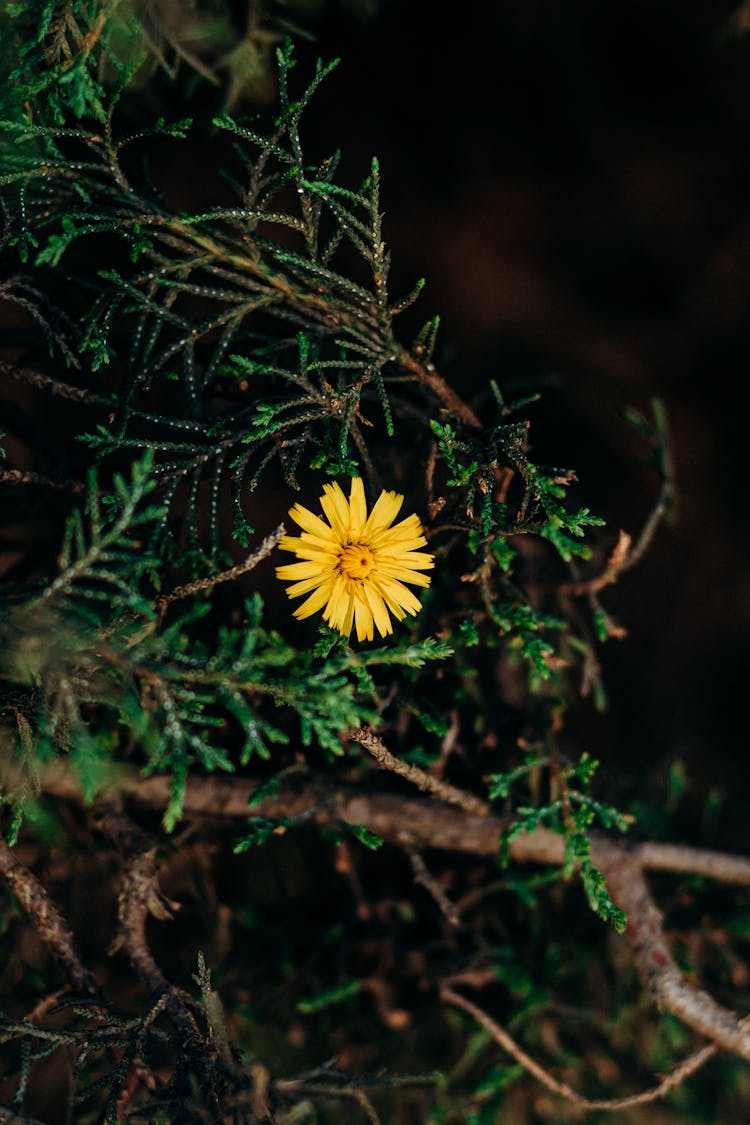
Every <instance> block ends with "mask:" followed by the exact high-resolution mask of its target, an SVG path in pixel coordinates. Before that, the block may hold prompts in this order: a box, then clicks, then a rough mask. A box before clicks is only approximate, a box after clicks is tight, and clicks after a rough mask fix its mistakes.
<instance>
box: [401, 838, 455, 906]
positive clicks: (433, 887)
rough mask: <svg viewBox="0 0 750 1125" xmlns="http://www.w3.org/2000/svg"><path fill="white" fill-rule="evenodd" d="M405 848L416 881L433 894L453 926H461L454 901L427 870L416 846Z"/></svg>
mask: <svg viewBox="0 0 750 1125" xmlns="http://www.w3.org/2000/svg"><path fill="white" fill-rule="evenodd" d="M404 850H405V852H406V854H407V855H408V857H409V862H410V863H411V866H412V869H413V871H414V882H415V883H421V885H422V886H423V887H424V888H425V890H426V891H427V892H428V893H429V894H431V895H432V897H433V898H434V900H435V902H436V903H437V904H438V906H439V907H440V912H441V914H442V915H443V916H444V918H445V919H446V921H447V922H449V923H450V925H451V926H460V925H461V919H460V917H459V914H458V910H457V909H456V906H455V905H454V903H452V902H451V900H450V899H449V898H448V896H447V894H446V893H445V891H444V890H443V888H442V887H441V886H440V884H439V883H438V881H437V879H436V878H435V877H434V876H433V875H431V874H430V872H429V871H428V870H427V865H426V863H425V861H424V860H423V859H422V856H421V855H420V854H419V852H418V851H417V849H416V848H413V847H412V846H411V845H410V844H405V845H404Z"/></svg>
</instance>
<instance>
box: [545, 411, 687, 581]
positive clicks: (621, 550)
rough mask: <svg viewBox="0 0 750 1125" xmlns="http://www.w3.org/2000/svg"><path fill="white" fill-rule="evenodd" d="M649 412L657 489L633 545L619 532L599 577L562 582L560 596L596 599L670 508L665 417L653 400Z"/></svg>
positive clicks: (633, 560)
mask: <svg viewBox="0 0 750 1125" xmlns="http://www.w3.org/2000/svg"><path fill="white" fill-rule="evenodd" d="M653 410H654V418H655V422H656V433H657V438H658V441H657V443H656V457H657V462H658V469H659V473H660V475H661V488H660V489H659V493H658V495H657V497H656V501H655V503H654V505H653V507H652V508H651V511H650V512H649V514H648V516H647V517H646V520H645V522H644V524H643V527H642V528H641V531H640V534H639V536H638V538H637V539H636V541H635V543H633V542H632V539H631V536H630V535H628V534H627V533H626V532H625V531H620V534H619V537H618V540H617V543H616V544H615V547H614V550H613V551H612V554H611V555H610V557H609V559H608V560H607V565H606V567H605V568H604V570H603V571H602V572H601V574H597V575H594V576H593V577H592V578H586V579H583V580H581V581H574V582H566V583H565V584H564V585H562V586H560V587H559V588H558V589H559V591H560V593H563V594H569V595H572V596H573V597H576V598H577V597H583V596H585V595H588V596H593V595H596V594H597V593H598V592H599V591H600V590H602V589H604V587H605V586H611V585H612V584H613V583H614V582H616V581H617V580H618V578H619V577H620V575H621V574H624V573H625V572H626V571H628V570H631V569H632V568H633V567H634V566H637V565H638V563H639V562H640V561H641V559H642V558H643V556H644V555H645V554H646V552H647V551H648V549H649V547H650V546H651V543H652V541H653V538H654V535H655V534H656V532H657V529H658V527H659V525H660V524H661V522H662V520H663V519H664V517H665V516H666V515H667V513H668V512H669V510H670V509H671V507H672V505H673V504H674V499H675V483H674V468H673V465H672V451H671V447H670V442H669V431H668V425H667V419H666V414H665V410H664V406H663V404H662V403H661V402H660V400H659V399H654V400H653Z"/></svg>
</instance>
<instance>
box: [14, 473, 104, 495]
mask: <svg viewBox="0 0 750 1125" xmlns="http://www.w3.org/2000/svg"><path fill="white" fill-rule="evenodd" d="M0 484H31V485H38V486H40V487H42V488H55V489H58V490H61V491H63V492H83V483H82V482H81V481H78V480H53V479H52V477H46V476H44V475H43V474H42V473H32V472H30V471H27V470H24V469H2V470H0Z"/></svg>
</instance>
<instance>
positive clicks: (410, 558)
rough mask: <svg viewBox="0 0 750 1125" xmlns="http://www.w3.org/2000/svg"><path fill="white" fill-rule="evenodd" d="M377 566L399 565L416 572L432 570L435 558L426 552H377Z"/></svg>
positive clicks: (375, 553)
mask: <svg viewBox="0 0 750 1125" xmlns="http://www.w3.org/2000/svg"><path fill="white" fill-rule="evenodd" d="M374 555H375V566H383V565H389V564H391V563H398V565H399V566H406V567H409V568H410V569H412V568H413V569H414V570H432V568H433V567H434V565H435V556H434V555H428V554H425V552H424V551H380V550H379V551H375V552H374Z"/></svg>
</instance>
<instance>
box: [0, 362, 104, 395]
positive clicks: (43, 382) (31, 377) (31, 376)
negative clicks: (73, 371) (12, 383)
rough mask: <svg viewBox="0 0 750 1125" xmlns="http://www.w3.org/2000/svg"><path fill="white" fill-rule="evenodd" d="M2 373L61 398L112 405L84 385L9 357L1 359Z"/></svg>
mask: <svg viewBox="0 0 750 1125" xmlns="http://www.w3.org/2000/svg"><path fill="white" fill-rule="evenodd" d="M0 375H11V376H12V377H13V378H14V379H19V380H20V381H21V382H23V383H28V384H29V385H30V386H32V387H37V388H38V389H39V390H45V391H49V392H50V394H53V395H57V396H58V397H59V398H67V399H70V400H71V401H72V402H80V403H82V404H84V405H86V406H105V405H111V400H110V399H107V398H104V397H103V396H102V395H97V394H94V393H93V392H92V391H87V390H86V389H85V388H84V387H76V386H74V384H72V383H63V382H62V381H61V380H60V379H56V378H55V377H54V376H53V375H47V374H45V373H44V372H43V371H33V370H32V369H31V368H29V367H22V366H20V365H19V364H17V363H11V362H10V361H9V360H7V359H0Z"/></svg>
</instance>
